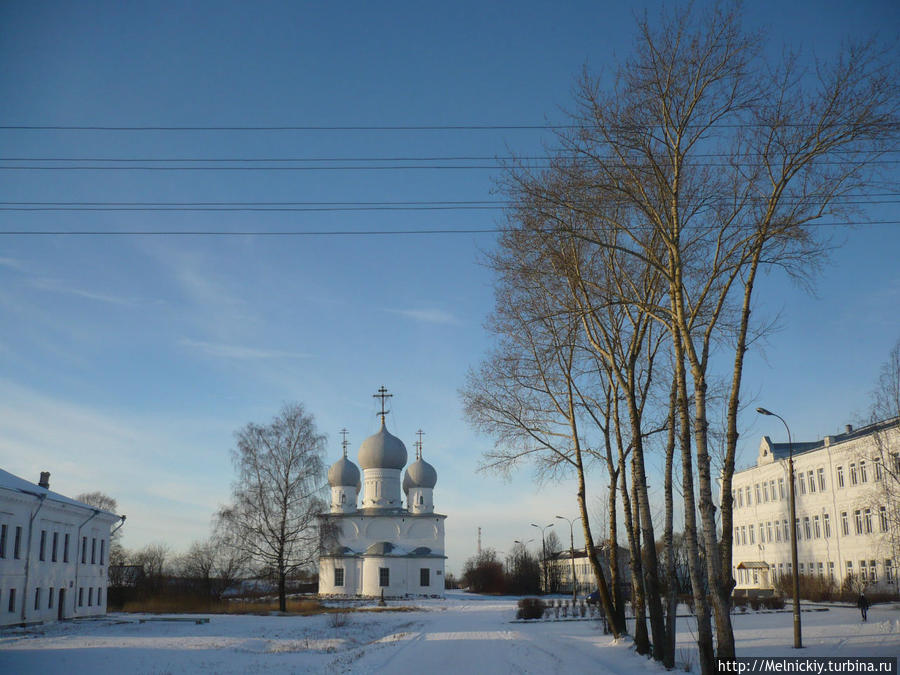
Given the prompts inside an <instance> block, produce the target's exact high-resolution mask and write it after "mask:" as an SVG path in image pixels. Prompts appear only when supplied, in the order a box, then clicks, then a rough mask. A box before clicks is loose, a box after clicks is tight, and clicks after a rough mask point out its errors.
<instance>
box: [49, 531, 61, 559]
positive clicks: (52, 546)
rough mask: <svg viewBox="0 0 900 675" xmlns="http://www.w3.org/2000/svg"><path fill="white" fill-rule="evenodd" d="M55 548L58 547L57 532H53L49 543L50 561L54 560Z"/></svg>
mask: <svg viewBox="0 0 900 675" xmlns="http://www.w3.org/2000/svg"><path fill="white" fill-rule="evenodd" d="M57 548H59V532H54V533H53V543H52V544H50V562H56V550H57Z"/></svg>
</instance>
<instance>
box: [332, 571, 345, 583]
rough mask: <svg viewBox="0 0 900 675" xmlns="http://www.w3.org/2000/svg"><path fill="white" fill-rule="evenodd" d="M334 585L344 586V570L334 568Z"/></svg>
mask: <svg viewBox="0 0 900 675" xmlns="http://www.w3.org/2000/svg"><path fill="white" fill-rule="evenodd" d="M334 585H335V586H343V585H344V568H343V567H335V568H334Z"/></svg>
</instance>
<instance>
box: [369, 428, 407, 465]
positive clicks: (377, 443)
mask: <svg viewBox="0 0 900 675" xmlns="http://www.w3.org/2000/svg"><path fill="white" fill-rule="evenodd" d="M359 465H360V466H361V467H362V468H363V469H402V468H403V467H404V466H405V465H406V446H405V445H403V441H401V440H400V439H399V438H397V437H396V436H394V435H392V434H391V433H390V432H389V431H388V430H387V429H385V427H384V419H383V418H382V420H381V429H380V430H379V431H378V433H377V434H374V435H372V436H369V437H368V438H367V439H366V440H364V441H363V442H362V445H361V446H359Z"/></svg>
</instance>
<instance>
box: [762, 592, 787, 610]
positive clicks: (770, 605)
mask: <svg viewBox="0 0 900 675" xmlns="http://www.w3.org/2000/svg"><path fill="white" fill-rule="evenodd" d="M762 604H763V607H765V608H766V609H784V598H782V597H781V596H779V595H773V596H770V597H768V598H763V601H762Z"/></svg>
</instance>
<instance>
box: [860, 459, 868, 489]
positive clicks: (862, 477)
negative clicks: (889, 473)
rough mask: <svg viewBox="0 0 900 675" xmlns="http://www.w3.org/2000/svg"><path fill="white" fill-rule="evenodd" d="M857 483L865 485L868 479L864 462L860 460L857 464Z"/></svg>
mask: <svg viewBox="0 0 900 675" xmlns="http://www.w3.org/2000/svg"><path fill="white" fill-rule="evenodd" d="M859 482H860V483H867V482H868V478H867V477H866V460H864V459H863V460H860V462H859Z"/></svg>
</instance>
